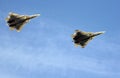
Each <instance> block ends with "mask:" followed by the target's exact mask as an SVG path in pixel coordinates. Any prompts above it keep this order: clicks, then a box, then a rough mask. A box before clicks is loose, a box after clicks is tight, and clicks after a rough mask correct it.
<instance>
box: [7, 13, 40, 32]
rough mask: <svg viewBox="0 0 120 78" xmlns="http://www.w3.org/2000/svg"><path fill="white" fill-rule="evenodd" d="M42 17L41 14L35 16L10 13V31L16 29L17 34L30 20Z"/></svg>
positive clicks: (8, 18)
mask: <svg viewBox="0 0 120 78" xmlns="http://www.w3.org/2000/svg"><path fill="white" fill-rule="evenodd" d="M37 16H40V14H34V15H19V14H16V13H12V12H10V13H9V16H8V17H7V18H6V21H7V24H8V26H9V27H10V30H14V29H16V30H17V32H20V30H21V29H22V27H23V26H24V24H26V23H27V22H29V20H30V19H32V18H35V17H37Z"/></svg>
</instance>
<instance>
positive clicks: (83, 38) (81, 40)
mask: <svg viewBox="0 0 120 78" xmlns="http://www.w3.org/2000/svg"><path fill="white" fill-rule="evenodd" d="M103 33H104V31H101V32H95V33H93V32H84V31H80V30H75V33H74V34H72V38H73V42H74V43H75V46H79V45H80V46H81V47H82V48H84V47H85V46H86V45H87V43H88V42H89V41H90V40H92V39H93V38H94V37H95V36H98V35H100V34H103Z"/></svg>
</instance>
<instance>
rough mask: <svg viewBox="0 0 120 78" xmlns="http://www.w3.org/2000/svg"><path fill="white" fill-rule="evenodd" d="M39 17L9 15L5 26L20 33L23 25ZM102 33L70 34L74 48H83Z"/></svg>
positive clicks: (77, 31) (81, 32)
mask: <svg viewBox="0 0 120 78" xmlns="http://www.w3.org/2000/svg"><path fill="white" fill-rule="evenodd" d="M38 16H40V14H34V15H19V14H17V13H12V12H10V13H9V16H8V17H7V18H6V21H7V24H8V26H9V27H10V30H14V29H16V30H17V32H20V30H21V29H22V27H23V26H24V24H26V23H27V22H28V21H29V20H30V19H32V18H35V17H38ZM103 33H104V32H103V31H102V32H95V33H93V32H84V31H80V30H75V33H74V34H72V38H73V42H74V44H75V45H76V46H81V47H82V48H84V47H85V46H86V45H87V44H88V42H89V41H90V40H92V39H93V38H94V37H95V36H98V35H100V34H103Z"/></svg>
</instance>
